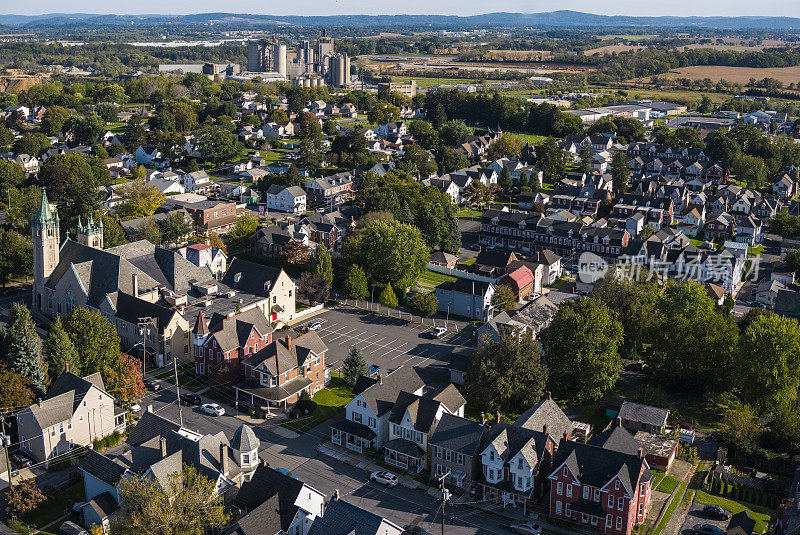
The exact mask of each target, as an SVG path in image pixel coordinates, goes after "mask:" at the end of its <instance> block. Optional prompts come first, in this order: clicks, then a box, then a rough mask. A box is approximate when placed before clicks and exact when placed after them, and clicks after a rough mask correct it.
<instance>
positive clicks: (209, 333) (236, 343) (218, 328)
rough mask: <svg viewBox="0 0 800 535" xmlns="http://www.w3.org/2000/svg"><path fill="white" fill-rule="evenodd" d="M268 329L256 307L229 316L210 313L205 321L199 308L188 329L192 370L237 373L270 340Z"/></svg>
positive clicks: (215, 375) (204, 374) (269, 330)
mask: <svg viewBox="0 0 800 535" xmlns="http://www.w3.org/2000/svg"><path fill="white" fill-rule="evenodd" d="M272 331H273V329H272V327H271V326H270V324H269V321H268V320H267V318H266V316H265V315H264V313H263V312H262V311H261V309H260V308H252V309H250V310H247V311H245V312H241V313H239V314H236V315H234V316H231V317H226V316H221V315H219V314H214V315H213V316H212V317H211V320H210V321H209V322H208V323H206V318H205V315H204V314H203V311H202V310H201V311H200V313H199V314H198V315H197V320H196V322H195V325H194V328H193V329H192V332H193V334H194V361H195V373H196V374H197V375H202V376H211V377H220V376H224V375H231V376H233V377H238V376H239V375H240V374H241V372H242V370H241V366H242V363H243V362H244V361H245V359H246V358H247V357H248V356H250V355H253V354H254V353H257V352H258V351H259V350H260V349H263V348H264V347H266V346H267V345H268V344H270V343H271V342H272Z"/></svg>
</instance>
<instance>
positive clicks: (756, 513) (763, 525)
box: [694, 490, 772, 533]
mask: <svg viewBox="0 0 800 535" xmlns="http://www.w3.org/2000/svg"><path fill="white" fill-rule="evenodd" d="M694 501H695V503H699V504H700V505H708V504H712V503H713V504H716V505H719V506H720V507H722V508H724V509H726V510H728V511H730V512H731V513H732V514H736V513H738V512H740V511H747V512H748V513H749V514H750V516H752V517H753V519H754V520H755V521H756V527H755V529H754V530H753V533H762V532H763V531H764V530H765V529H767V523H768V522H769V519H770V516H771V513H772V511H770V510H769V509H767V508H766V507H761V506H759V505H749V504H748V505H744V504H742V503H739V502H735V501H733V500H729V499H727V498H722V497H720V496H713V495H711V494H708V493H707V492H704V491H702V490H698V491H697V494H695V497H694Z"/></svg>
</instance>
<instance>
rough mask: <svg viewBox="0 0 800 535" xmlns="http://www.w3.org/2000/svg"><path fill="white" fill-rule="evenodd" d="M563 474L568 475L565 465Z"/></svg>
mask: <svg viewBox="0 0 800 535" xmlns="http://www.w3.org/2000/svg"><path fill="white" fill-rule="evenodd" d="M564 475H565V476H567V475H569V470H567V467H566V466H565V467H564Z"/></svg>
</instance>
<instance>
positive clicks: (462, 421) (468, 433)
mask: <svg viewBox="0 0 800 535" xmlns="http://www.w3.org/2000/svg"><path fill="white" fill-rule="evenodd" d="M483 431H484V426H482V425H481V424H480V423H479V422H476V421H475V420H469V419H467V418H461V417H460V416H455V415H453V414H447V413H445V414H443V415H442V417H441V419H440V420H439V425H437V426H436V431H434V432H433V434H432V435H431V437H430V440H429V442H430V444H431V445H432V446H439V447H441V448H445V449H448V450H453V451H457V452H459V453H463V454H464V455H472V456H474V455H476V454H477V453H478V451H477V450H478V446H480V442H481V437H482V436H483Z"/></svg>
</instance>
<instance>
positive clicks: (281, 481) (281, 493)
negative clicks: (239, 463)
mask: <svg viewBox="0 0 800 535" xmlns="http://www.w3.org/2000/svg"><path fill="white" fill-rule="evenodd" d="M303 486H304V485H303V483H302V482H301V481H299V480H297V479H295V478H293V477H291V476H288V475H286V474H282V473H280V472H278V471H276V470H275V469H273V468H270V467H268V466H264V465H263V464H262V465H259V466H258V468H256V471H255V472H253V475H252V477H251V478H250V481H245V482H244V483H242V487H241V488H240V489H239V492H238V494H237V495H236V498H235V500H234V504H235V505H236V507H238V508H240V509H241V510H242V511H247V512H248V513H249V512H253V513H255V514H254V515H253V517H251V518H250V519H249V520H246V521H245V530H248V526H249V525H250V524H251V523H252V522H253V521H255V520H258V521H260V522H262V523H263V524H262V526H263V528H264V531H259V532H258V533H269V534H270V535H272V534H274V533H279V532H280V531H281V530H283V531H285V532H287V533H288V531H289V525H290V524H291V522H292V519H293V518H294V516H295V514H297V506H296V505H295V502H296V501H297V496H298V495H299V494H300V491H301V490H302V489H303ZM262 506H263V507H262ZM247 516H249V514H247V515H245V517H247ZM240 526H241V522H240ZM276 528H277V529H276ZM248 532H249V531H248ZM250 533H255V532H250Z"/></svg>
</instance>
